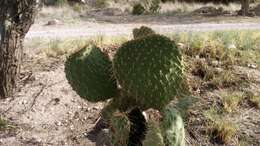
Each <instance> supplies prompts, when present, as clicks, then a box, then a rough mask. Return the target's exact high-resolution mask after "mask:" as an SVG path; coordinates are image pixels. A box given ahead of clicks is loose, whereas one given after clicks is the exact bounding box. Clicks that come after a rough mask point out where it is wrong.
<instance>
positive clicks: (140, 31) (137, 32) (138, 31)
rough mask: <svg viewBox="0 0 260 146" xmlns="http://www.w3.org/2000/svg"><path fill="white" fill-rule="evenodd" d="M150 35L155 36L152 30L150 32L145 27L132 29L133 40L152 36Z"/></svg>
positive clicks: (149, 29)
mask: <svg viewBox="0 0 260 146" xmlns="http://www.w3.org/2000/svg"><path fill="white" fill-rule="evenodd" d="M152 34H155V32H154V30H152V29H151V28H149V27H146V26H141V27H140V28H135V29H133V36H134V39H138V38H142V37H146V36H148V35H152Z"/></svg>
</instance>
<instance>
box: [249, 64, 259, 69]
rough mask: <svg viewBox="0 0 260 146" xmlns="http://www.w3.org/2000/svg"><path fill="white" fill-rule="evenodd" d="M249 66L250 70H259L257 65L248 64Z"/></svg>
mask: <svg viewBox="0 0 260 146" xmlns="http://www.w3.org/2000/svg"><path fill="white" fill-rule="evenodd" d="M247 66H248V67H249V68H252V69H256V68H257V65H256V64H247Z"/></svg>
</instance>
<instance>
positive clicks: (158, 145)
mask: <svg viewBox="0 0 260 146" xmlns="http://www.w3.org/2000/svg"><path fill="white" fill-rule="evenodd" d="M147 125H148V129H147V132H146V135H145V139H144V141H143V146H165V145H164V141H163V136H162V133H161V130H160V127H159V125H158V124H157V123H155V122H152V121H148V123H147Z"/></svg>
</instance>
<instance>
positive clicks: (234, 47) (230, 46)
mask: <svg viewBox="0 0 260 146" xmlns="http://www.w3.org/2000/svg"><path fill="white" fill-rule="evenodd" d="M227 48H228V49H236V48H237V47H236V45H235V44H229V45H228V46H227Z"/></svg>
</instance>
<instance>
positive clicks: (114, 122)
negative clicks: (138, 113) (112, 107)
mask: <svg viewBox="0 0 260 146" xmlns="http://www.w3.org/2000/svg"><path fill="white" fill-rule="evenodd" d="M109 125H110V131H111V143H112V144H113V146H127V145H128V140H129V134H130V127H131V123H130V120H129V119H128V117H127V114H125V113H120V112H115V113H113V115H112V117H111V119H110V123H109Z"/></svg>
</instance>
